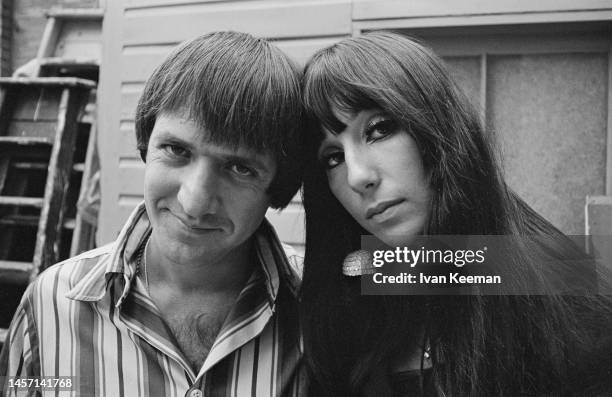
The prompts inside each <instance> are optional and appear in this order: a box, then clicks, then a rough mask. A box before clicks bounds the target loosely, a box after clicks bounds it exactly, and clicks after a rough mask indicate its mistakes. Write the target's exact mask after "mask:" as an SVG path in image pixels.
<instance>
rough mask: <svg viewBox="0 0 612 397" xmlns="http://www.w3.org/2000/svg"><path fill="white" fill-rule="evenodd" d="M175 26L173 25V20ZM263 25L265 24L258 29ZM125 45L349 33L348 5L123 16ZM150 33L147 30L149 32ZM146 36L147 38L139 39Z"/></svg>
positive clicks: (272, 4) (206, 7) (246, 5)
mask: <svg viewBox="0 0 612 397" xmlns="http://www.w3.org/2000/svg"><path fill="white" fill-rule="evenodd" d="M173 19H174V20H177V21H180V23H176V24H175V23H172V22H171V21H172V20H173ZM262 21H269V22H267V23H262ZM125 22H126V24H125V26H124V33H123V37H122V41H123V43H124V45H128V46H129V45H143V44H144V45H149V44H161V43H164V44H168V43H169V44H172V43H177V42H179V41H182V40H184V39H186V38H189V37H194V36H197V35H199V34H202V33H203V32H205V31H216V30H238V31H243V32H248V33H251V34H253V35H256V36H259V37H265V38H277V37H308V36H314V35H316V36H334V35H341V34H346V33H347V32H349V31H350V28H351V20H350V2H349V1H348V0H310V1H291V2H287V1H248V2H219V3H203V4H199V3H196V4H187V5H176V6H172V7H153V8H146V9H138V10H132V11H131V12H126V19H125ZM153 26H154V27H155V28H154V29H151V27H153ZM143 32H146V34H143Z"/></svg>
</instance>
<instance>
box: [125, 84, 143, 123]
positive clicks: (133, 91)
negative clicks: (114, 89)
mask: <svg viewBox="0 0 612 397" xmlns="http://www.w3.org/2000/svg"><path fill="white" fill-rule="evenodd" d="M143 87H144V84H142V85H136V84H134V85H132V84H130V85H124V86H123V87H122V88H121V113H120V120H121V121H126V120H134V114H135V112H136V106H137V105H138V100H139V99H140V95H141V94H142V89H143Z"/></svg>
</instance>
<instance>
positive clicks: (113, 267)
mask: <svg viewBox="0 0 612 397" xmlns="http://www.w3.org/2000/svg"><path fill="white" fill-rule="evenodd" d="M150 232H151V224H150V222H149V217H148V216H147V212H146V208H145V205H144V202H142V203H140V204H139V205H138V206H137V207H136V208H135V209H134V211H133V212H132V214H131V215H130V217H129V218H128V221H127V222H126V224H125V226H124V227H123V229H122V230H121V232H120V233H119V236H118V237H117V240H116V243H115V244H114V245H113V247H112V249H111V252H110V255H109V256H108V257H107V258H105V260H104V264H102V263H100V265H99V266H94V267H93V268H92V269H91V270H90V271H89V273H87V275H85V276H84V277H83V278H82V279H81V280H80V281H79V282H78V283H77V284H76V285H75V286H74V287H73V288H72V289H71V290H70V291H69V292H68V293H67V294H66V296H67V297H68V298H70V299H74V300H80V301H99V300H101V299H102V298H103V297H104V295H106V293H107V291H108V289H109V286H110V284H111V281H112V280H113V279H115V278H118V277H123V281H124V283H123V292H122V293H121V295H120V296H119V298H118V300H117V302H116V306H120V305H121V303H122V302H123V300H124V299H125V298H126V296H127V295H128V294H129V292H130V289H131V288H132V286H133V285H135V282H133V281H134V278H135V277H136V261H137V256H138V249H139V247H140V246H141V245H142V244H143V242H144V241H145V240H146V239H147V238H148V236H149V234H150ZM254 242H255V252H256V254H257V258H256V259H257V260H258V262H259V263H260V265H261V271H262V272H263V274H264V276H265V277H264V281H265V283H266V291H267V296H268V302H269V304H270V306H271V307H273V306H274V302H275V301H276V296H277V294H278V289H279V286H280V284H281V283H285V284H286V286H287V287H288V288H289V290H290V291H291V292H292V293H293V295H294V296H296V297H297V293H298V288H299V285H300V276H299V274H297V272H296V271H295V270H294V269H293V268H292V267H291V266H290V264H289V261H288V259H287V256H286V255H285V252H284V250H283V247H282V245H281V243H280V241H279V239H278V236H277V235H276V232H275V231H274V228H273V227H272V225H270V223H269V222H268V221H267V220H266V219H264V221H263V222H262V224H261V225H260V227H259V228H258V229H257V231H256V232H255V234H254Z"/></svg>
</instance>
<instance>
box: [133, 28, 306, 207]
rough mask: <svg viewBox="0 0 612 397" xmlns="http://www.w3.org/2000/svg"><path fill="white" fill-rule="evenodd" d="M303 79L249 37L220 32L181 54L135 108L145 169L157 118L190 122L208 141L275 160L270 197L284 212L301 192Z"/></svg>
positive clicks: (286, 62)
mask: <svg viewBox="0 0 612 397" xmlns="http://www.w3.org/2000/svg"><path fill="white" fill-rule="evenodd" d="M300 77H301V73H300V72H299V70H298V68H297V67H296V66H295V65H294V64H293V63H292V62H291V60H290V59H289V58H288V57H287V56H286V55H285V54H284V53H283V52H281V51H280V50H279V49H278V48H276V47H274V46H273V45H271V44H270V43H268V42H267V41H265V40H263V39H258V38H255V37H253V36H251V35H249V34H246V33H238V32H215V33H210V34H206V35H203V36H200V37H197V38H195V39H192V40H189V41H187V42H185V43H183V44H181V45H180V46H179V47H177V48H176V49H175V50H174V51H173V52H172V53H171V54H170V55H169V56H168V57H167V58H166V60H164V62H163V63H162V64H161V65H160V66H159V67H157V69H156V70H155V71H154V72H153V74H152V75H151V77H150V78H149V79H148V81H147V83H146V84H145V87H144V91H143V93H142V96H141V97H140V100H139V102H138V107H137V108H136V141H137V144H138V150H139V151H140V156H141V158H142V159H143V161H146V154H147V146H148V143H149V137H150V136H151V132H152V130H153V126H154V125H155V121H156V119H157V116H158V115H159V114H160V113H162V112H164V113H175V114H179V115H184V116H185V117H186V118H188V119H190V120H192V121H194V122H195V123H196V124H198V125H199V126H201V127H202V128H204V129H206V131H207V132H208V134H209V137H208V139H209V140H210V141H211V142H212V143H214V144H219V145H224V146H229V147H232V148H238V147H245V148H248V149H250V150H254V151H255V152H258V153H270V154H271V155H272V157H273V158H274V159H275V160H276V165H277V171H276V175H275V177H274V180H273V181H272V183H271V185H270V187H269V188H268V193H269V194H270V197H271V206H272V207H273V208H284V207H285V206H287V204H288V203H289V202H290V201H291V198H292V197H293V196H294V195H295V193H296V192H297V190H298V189H299V187H300V184H301V173H302V166H303V154H302V152H303V148H302V139H303V135H304V134H303V132H302V131H303V129H304V123H303V120H302V115H303V111H302V104H301V92H300Z"/></svg>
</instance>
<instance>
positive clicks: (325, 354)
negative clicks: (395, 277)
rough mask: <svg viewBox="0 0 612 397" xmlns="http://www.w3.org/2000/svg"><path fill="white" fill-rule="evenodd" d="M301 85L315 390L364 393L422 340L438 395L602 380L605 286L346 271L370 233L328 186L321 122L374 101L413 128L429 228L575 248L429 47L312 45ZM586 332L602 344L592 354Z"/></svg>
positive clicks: (522, 256)
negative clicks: (438, 287) (409, 286)
mask: <svg viewBox="0 0 612 397" xmlns="http://www.w3.org/2000/svg"><path fill="white" fill-rule="evenodd" d="M303 88H304V102H305V105H306V109H307V112H308V113H309V116H310V119H311V126H310V127H311V128H310V131H311V132H310V135H309V137H308V144H307V150H308V159H309V164H308V165H307V167H306V169H307V171H306V174H305V177H304V193H303V200H304V207H305V210H306V257H305V271H304V280H303V287H302V306H301V307H302V309H301V321H302V327H303V330H304V347H305V357H306V361H307V364H308V368H309V372H310V376H311V394H312V395H316V396H325V395H329V396H346V395H351V396H352V395H360V394H362V393H363V391H364V390H365V389H367V387H368V384H371V383H372V382H373V379H374V380H376V379H378V380H380V379H385V377H386V376H388V375H389V374H390V372H391V371H392V368H391V362H392V361H393V360H395V359H398V354H401V352H410V351H414V348H415V347H416V348H418V347H419V346H421V345H424V343H426V341H427V342H428V343H429V344H430V345H431V349H432V360H433V368H432V370H431V377H432V382H433V385H434V388H435V390H436V393H437V394H438V395H440V396H449V397H450V396H461V397H463V396H493V395H495V396H517V395H520V394H522V393H526V394H530V393H531V394H537V393H541V394H546V393H548V395H577V394H579V393H584V394H585V395H588V394H589V393H590V390H589V387H592V389H593V390H596V389H597V388H600V389H601V388H602V387H609V384H608V386H604V383H605V382H606V381H608V382H609V380H610V377H611V376H612V374H610V372H608V371H610V369H611V368H612V365H611V364H610V362H611V361H612V357H609V356H610V355H612V350H610V346H611V344H610V338H609V337H606V338H605V339H607V341H605V342H604V341H603V339H602V338H603V335H604V334H605V333H610V332H611V331H612V328H610V327H611V326H612V309H611V306H610V303H609V301H608V299H607V298H606V297H602V296H595V295H594V296H590V297H586V296H582V297H566V296H560V295H551V296H462V297H440V296H439V297H433V296H430V297H415V296H361V295H360V289H359V288H360V283H359V280H355V279H351V278H348V277H345V276H343V275H342V272H341V268H342V262H343V260H344V258H345V257H346V255H347V254H348V253H350V252H352V251H355V250H357V249H359V248H360V242H361V241H360V237H361V235H363V234H367V232H366V231H364V230H363V229H362V228H361V227H360V226H359V225H358V224H357V223H356V222H355V220H354V219H353V218H352V217H351V216H350V215H349V214H348V213H347V211H346V210H345V209H344V208H343V207H342V205H341V204H340V203H339V202H338V200H336V198H335V197H334V196H333V195H332V193H331V191H330V189H329V186H328V182H327V177H326V173H325V170H324V168H323V167H322V166H321V165H320V164H319V163H318V161H317V155H316V152H317V148H318V146H319V144H320V141H321V139H322V133H321V126H324V127H325V128H327V129H329V130H331V131H336V132H339V131H341V130H342V129H343V127H344V126H343V125H342V123H341V122H340V121H339V120H338V119H337V118H336V117H335V116H334V114H333V112H332V107H337V108H340V109H342V110H350V111H360V110H367V109H382V110H383V111H384V112H386V113H387V114H388V115H389V116H390V117H392V118H393V119H395V120H396V121H397V122H398V123H399V124H400V125H401V126H402V127H403V128H402V129H403V130H405V131H407V132H408V133H409V134H410V135H411V136H412V137H413V138H414V140H415V142H416V143H417V146H418V147H419V149H420V152H421V155H422V159H423V163H424V166H425V168H426V169H427V170H428V171H429V172H430V174H431V187H432V191H433V197H432V202H431V213H430V217H429V224H428V225H427V233H428V234H447V235H453V234H460V235H461V234H473V235H515V236H519V235H542V236H547V239H546V241H547V245H546V246H543V247H542V250H543V251H547V252H549V253H550V252H552V253H553V256H557V257H561V258H563V257H570V258H573V259H576V258H580V257H581V255H582V253H581V252H580V251H579V250H577V249H574V248H573V245H572V244H571V243H570V241H569V240H568V239H567V237H565V236H564V235H563V234H562V233H561V232H559V231H558V230H557V229H556V228H554V227H553V226H552V225H551V224H550V223H549V222H547V221H546V220H544V219H543V218H542V217H541V216H539V215H538V214H537V213H536V212H534V211H533V210H532V209H531V208H530V207H529V206H528V205H527V204H525V203H524V202H523V201H522V200H521V199H520V198H519V197H517V196H516V195H515V194H514V193H513V192H512V191H511V190H510V189H509V188H508V187H507V186H506V184H505V182H504V180H503V177H502V175H501V172H500V167H499V165H498V162H497V160H496V155H495V151H494V150H493V146H492V144H491V143H490V142H491V137H490V136H486V134H485V131H484V130H483V128H482V126H481V123H480V120H479V117H478V114H477V113H476V112H475V110H474V109H473V108H472V107H471V106H470V105H469V103H468V101H467V100H466V98H465V97H464V96H463V95H462V94H461V92H460V90H458V89H457V87H456V86H455V84H454V83H453V81H452V80H451V79H450V78H449V76H448V74H447V72H446V70H445V68H444V67H443V65H442V61H441V60H440V59H439V58H438V57H436V56H435V55H434V54H433V53H432V52H431V51H430V50H429V49H427V48H426V47H424V46H422V45H420V44H418V43H417V42H416V41H414V40H411V39H409V38H407V37H405V36H401V35H397V34H393V33H384V32H382V33H381V32H379V33H370V34H366V35H364V36H360V37H356V38H350V39H346V40H344V41H342V42H340V43H338V44H335V45H333V46H331V47H329V48H326V49H324V50H321V51H319V52H318V53H317V54H315V55H314V57H313V58H312V59H311V60H310V61H309V63H308V64H307V65H306V70H305V75H304V84H303ZM530 255H531V254H530V253H527V252H521V251H519V252H516V258H514V262H516V264H517V269H516V275H517V279H520V278H521V277H523V278H524V279H528V278H531V277H538V276H540V275H539V274H538V273H537V272H538V270H537V269H536V268H535V267H532V266H530V261H532V258H531V257H530ZM596 343H607V347H608V349H607V350H606V351H605V352H604V353H603V354H601V357H597V358H596V355H597V353H593V352H594V351H599V352H602V350H601V349H599V350H598V349H595V348H596V347H598V346H595V345H596ZM398 352H399V353H398ZM587 353H588V354H587ZM606 353H607V354H606ZM406 354H407V353H406ZM593 354H595V355H593ZM595 360H599V362H598V363H597V365H595V364H596V361H595ZM596 368H598V369H596ZM378 380H376V381H378ZM383 383H384V382H383ZM380 390H384V388H383V389H380ZM383 393H384V392H383Z"/></svg>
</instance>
